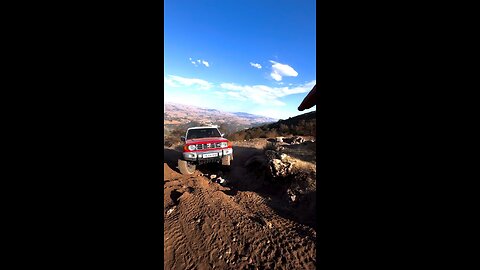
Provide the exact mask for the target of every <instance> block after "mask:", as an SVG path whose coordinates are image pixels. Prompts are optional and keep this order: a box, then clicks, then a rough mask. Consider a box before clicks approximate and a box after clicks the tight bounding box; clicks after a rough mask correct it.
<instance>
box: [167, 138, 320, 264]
mask: <svg viewBox="0 0 480 270" xmlns="http://www.w3.org/2000/svg"><path fill="white" fill-rule="evenodd" d="M235 145H237V146H235ZM264 145H265V144H264V141H262V140H259V141H256V142H242V143H237V144H235V143H234V160H233V161H232V166H231V167H230V168H229V169H224V168H222V166H215V165H205V166H203V167H199V168H198V170H197V172H196V173H195V174H194V175H191V176H183V175H181V174H180V173H179V172H178V169H177V168H176V162H177V159H178V158H179V157H180V155H181V154H180V152H179V151H178V150H177V149H178V147H177V149H176V148H175V147H173V149H167V148H165V149H164V154H165V161H166V163H165V164H164V169H165V172H164V218H165V222H164V267H165V269H315V268H316V246H315V242H316V231H315V221H314V220H313V218H312V217H311V215H312V213H311V212H308V215H309V216H310V219H305V218H303V219H299V218H298V217H297V216H296V215H294V214H292V213H291V210H292V209H294V208H292V207H291V206H289V205H288V204H286V202H285V200H284V196H283V193H284V192H285V191H284V190H282V189H281V188H278V187H274V186H272V185H271V184H268V183H267V182H265V181H264V174H263V172H261V171H258V170H255V169H252V168H250V167H249V168H246V167H245V166H244V164H245V162H246V161H247V160H249V159H251V158H252V157H254V156H260V155H262V154H263V151H262V150H261V149H260V148H261V147H263V146H264ZM212 173H213V174H217V175H219V174H220V175H221V176H222V177H224V178H225V179H227V181H228V184H227V186H221V185H220V184H218V183H214V182H212V181H210V179H209V178H208V177H207V176H206V175H211V174H212ZM205 174H206V175H205ZM310 210H311V209H310ZM289 211H290V212H289ZM313 215H315V214H314V213H313Z"/></svg>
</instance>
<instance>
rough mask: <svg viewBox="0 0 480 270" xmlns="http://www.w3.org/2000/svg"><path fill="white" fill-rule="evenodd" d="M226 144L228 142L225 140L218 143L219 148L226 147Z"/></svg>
mask: <svg viewBox="0 0 480 270" xmlns="http://www.w3.org/2000/svg"><path fill="white" fill-rule="evenodd" d="M227 146H228V144H227V143H226V142H221V143H220V147H221V148H226V147H227Z"/></svg>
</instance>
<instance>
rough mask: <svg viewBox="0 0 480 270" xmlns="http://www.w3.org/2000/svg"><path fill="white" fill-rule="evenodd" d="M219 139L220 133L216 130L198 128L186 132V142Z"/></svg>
mask: <svg viewBox="0 0 480 270" xmlns="http://www.w3.org/2000/svg"><path fill="white" fill-rule="evenodd" d="M210 137H221V135H220V132H218V129H216V128H199V129H190V130H189V131H188V132H187V140H190V139H198V138H210Z"/></svg>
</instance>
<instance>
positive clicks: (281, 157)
mask: <svg viewBox="0 0 480 270" xmlns="http://www.w3.org/2000/svg"><path fill="white" fill-rule="evenodd" d="M287 157H288V155H287V154H281V155H280V159H281V160H285V159H286V158H287Z"/></svg>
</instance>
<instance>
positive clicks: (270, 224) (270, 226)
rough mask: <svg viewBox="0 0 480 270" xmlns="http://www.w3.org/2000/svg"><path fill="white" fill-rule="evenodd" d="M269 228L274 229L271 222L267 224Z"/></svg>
mask: <svg viewBox="0 0 480 270" xmlns="http://www.w3.org/2000/svg"><path fill="white" fill-rule="evenodd" d="M267 226H268V228H269V229H272V228H273V224H272V223H271V222H270V221H269V222H268V223H267Z"/></svg>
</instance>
